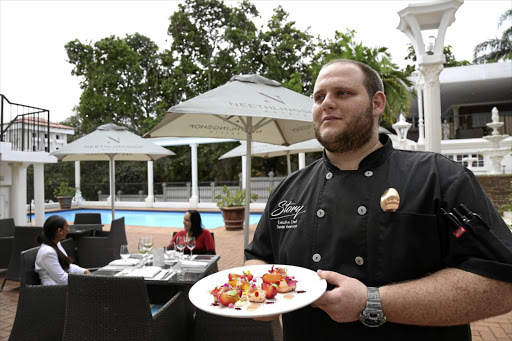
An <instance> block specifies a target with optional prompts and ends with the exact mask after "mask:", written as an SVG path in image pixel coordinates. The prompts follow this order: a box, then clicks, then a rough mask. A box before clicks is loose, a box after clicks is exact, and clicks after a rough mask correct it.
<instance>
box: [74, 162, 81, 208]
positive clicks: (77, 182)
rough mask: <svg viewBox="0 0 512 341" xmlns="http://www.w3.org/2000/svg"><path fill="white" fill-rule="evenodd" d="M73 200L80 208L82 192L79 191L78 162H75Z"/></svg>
mask: <svg viewBox="0 0 512 341" xmlns="http://www.w3.org/2000/svg"><path fill="white" fill-rule="evenodd" d="M75 200H76V204H77V205H78V207H82V191H81V190H80V161H75Z"/></svg>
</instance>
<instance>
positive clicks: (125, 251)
mask: <svg viewBox="0 0 512 341" xmlns="http://www.w3.org/2000/svg"><path fill="white" fill-rule="evenodd" d="M119 253H120V255H121V258H122V259H124V269H125V270H126V269H127V268H128V265H127V260H128V258H130V250H128V245H121V249H120V250H119Z"/></svg>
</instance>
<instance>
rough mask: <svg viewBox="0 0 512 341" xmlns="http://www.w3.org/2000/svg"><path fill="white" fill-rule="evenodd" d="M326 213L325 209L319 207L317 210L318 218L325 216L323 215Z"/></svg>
mask: <svg viewBox="0 0 512 341" xmlns="http://www.w3.org/2000/svg"><path fill="white" fill-rule="evenodd" d="M324 215H325V211H324V210H322V209H319V210H318V211H316V216H317V217H318V218H323V217H324Z"/></svg>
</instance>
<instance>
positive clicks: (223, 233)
mask: <svg viewBox="0 0 512 341" xmlns="http://www.w3.org/2000/svg"><path fill="white" fill-rule="evenodd" d="M106 229H108V226H106ZM180 229H181V227H180V228H166V227H144V226H127V227H126V231H127V238H128V245H129V247H130V250H131V251H132V252H136V247H137V242H138V240H139V238H140V236H142V235H151V236H153V241H154V247H163V246H165V245H167V243H168V242H169V240H170V239H171V235H172V232H173V231H179V230H180ZM254 229H255V226H251V228H250V231H249V236H250V238H249V239H250V240H251V239H252V235H253V234H254ZM210 231H211V232H214V233H215V245H216V250H217V254H218V255H219V256H220V257H221V258H220V260H219V270H224V269H229V268H232V267H237V266H241V265H242V263H243V235H244V233H243V231H242V230H238V231H228V230H226V229H225V228H224V227H219V228H217V229H213V230H210ZM0 280H3V275H0ZM18 294H19V283H18V282H11V281H7V283H6V285H5V287H4V290H3V292H1V293H0V341H3V340H5V341H7V340H8V338H9V333H10V330H11V327H12V324H13V321H14V317H15V315H16V305H17V302H18ZM471 331H472V334H473V341H496V340H500V341H505V340H509V341H510V340H512V312H509V313H507V314H505V315H502V316H497V317H493V318H490V319H486V320H482V321H478V322H474V323H472V324H471Z"/></svg>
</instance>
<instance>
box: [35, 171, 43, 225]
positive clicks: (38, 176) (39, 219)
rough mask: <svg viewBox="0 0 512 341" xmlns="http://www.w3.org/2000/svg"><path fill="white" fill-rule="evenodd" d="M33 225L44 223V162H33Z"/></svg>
mask: <svg viewBox="0 0 512 341" xmlns="http://www.w3.org/2000/svg"><path fill="white" fill-rule="evenodd" d="M34 204H35V225H36V226H43V224H44V163H36V164H34Z"/></svg>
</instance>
